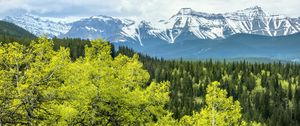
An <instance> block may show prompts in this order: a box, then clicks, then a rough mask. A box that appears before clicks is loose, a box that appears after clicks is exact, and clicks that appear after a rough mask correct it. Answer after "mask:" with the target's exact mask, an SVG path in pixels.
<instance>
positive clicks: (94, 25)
mask: <svg viewBox="0 0 300 126" xmlns="http://www.w3.org/2000/svg"><path fill="white" fill-rule="evenodd" d="M5 20H6V21H9V22H12V23H15V24H17V25H19V26H21V27H23V28H25V29H27V30H28V31H30V32H32V33H33V34H35V35H38V36H39V35H42V34H46V35H48V36H50V37H52V36H58V37H71V38H84V39H96V38H104V39H107V40H109V41H112V42H133V43H139V44H140V45H143V42H144V41H146V40H149V39H158V40H162V41H165V42H168V43H175V42H177V41H184V40H197V39H225V38H227V37H229V36H231V35H234V34H238V33H246V34H255V35H264V36H285V35H290V34H294V33H298V32H300V18H290V17H286V16H280V15H270V14H268V13H266V12H265V11H264V10H263V9H262V8H261V7H258V6H255V7H251V8H246V9H244V10H238V11H235V12H230V13H222V14H221V13H220V14H212V13H204V12H197V11H194V10H192V9H191V8H182V9H180V10H179V12H178V13H176V14H175V15H173V16H171V18H169V19H167V20H160V21H156V22H149V21H141V22H137V21H133V20H129V19H124V18H117V17H109V16H101V15H100V16H92V17H90V18H83V19H81V20H78V21H75V22H73V23H70V24H65V23H56V22H53V21H49V20H44V19H42V18H39V17H37V16H32V15H24V16H21V17H7V18H5Z"/></svg>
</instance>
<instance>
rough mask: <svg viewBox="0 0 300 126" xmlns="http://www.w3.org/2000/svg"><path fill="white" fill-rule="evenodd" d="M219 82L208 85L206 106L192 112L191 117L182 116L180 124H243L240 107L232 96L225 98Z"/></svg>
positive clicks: (206, 125) (203, 125) (216, 125)
mask: <svg viewBox="0 0 300 126" xmlns="http://www.w3.org/2000/svg"><path fill="white" fill-rule="evenodd" d="M219 85H220V83H219V82H217V81H215V82H212V84H210V85H208V87H207V89H206V91H207V94H206V96H205V102H206V106H205V107H204V108H202V109H201V111H200V113H198V112H194V113H193V115H192V116H191V117H189V116H184V117H183V118H181V120H180V124H182V125H191V126H192V125H193V126H194V125H199V126H208V125H211V126H230V125H245V122H243V121H242V120H241V117H242V115H241V107H240V103H239V102H238V101H233V99H232V97H229V98H227V92H226V90H223V89H220V88H219V87H218V86H219Z"/></svg>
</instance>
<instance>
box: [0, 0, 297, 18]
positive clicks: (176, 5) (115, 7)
mask: <svg viewBox="0 0 300 126" xmlns="http://www.w3.org/2000/svg"><path fill="white" fill-rule="evenodd" d="M0 5H1V9H0V17H3V16H8V15H13V14H17V13H22V12H23V13H24V12H25V11H27V12H32V13H35V14H38V15H42V16H50V17H68V16H92V15H109V16H117V17H127V18H128V17H129V18H139V19H146V20H157V19H166V18H169V17H171V16H172V15H173V14H175V13H177V11H178V10H179V9H180V8H183V7H189V8H193V9H194V10H196V11H202V12H211V13H223V12H231V11H235V10H239V9H244V8H247V7H251V6H255V5H258V6H261V7H262V8H264V9H265V10H266V11H267V12H269V13H271V14H284V15H287V16H293V17H299V16H300V11H298V6H300V0H289V1H287V0H145V1H142V0H56V1H53V0H0Z"/></svg>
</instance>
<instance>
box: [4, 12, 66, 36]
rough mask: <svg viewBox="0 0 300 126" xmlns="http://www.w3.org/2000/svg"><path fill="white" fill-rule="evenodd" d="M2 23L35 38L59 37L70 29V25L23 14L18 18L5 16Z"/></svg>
mask: <svg viewBox="0 0 300 126" xmlns="http://www.w3.org/2000/svg"><path fill="white" fill-rule="evenodd" d="M4 21H7V22H11V23H14V24H16V25H18V26H20V27H22V28H24V29H26V30H28V31H29V32H31V33H32V34H34V35H36V36H42V35H47V36H48V37H55V36H60V35H62V34H65V33H67V32H68V31H69V30H70V28H71V24H67V23H62V22H53V21H50V20H47V19H43V18H41V17H38V16H35V15H31V14H25V15H22V16H19V17H10V16H7V17H5V18H4Z"/></svg>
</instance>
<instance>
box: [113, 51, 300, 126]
mask: <svg viewBox="0 0 300 126" xmlns="http://www.w3.org/2000/svg"><path fill="white" fill-rule="evenodd" d="M118 53H121V54H125V55H127V56H130V57H131V56H133V55H134V53H135V52H134V51H133V50H131V49H129V48H126V47H120V48H119V51H118ZM140 61H141V62H142V63H143V64H144V68H145V69H146V70H148V71H149V73H150V78H151V80H154V81H157V82H160V81H170V83H171V86H170V92H171V97H170V98H171V99H170V101H169V103H168V109H169V110H170V111H172V112H173V113H174V115H173V117H174V118H176V119H180V118H181V117H183V116H184V115H191V114H192V112H193V111H198V110H200V108H202V107H203V105H204V104H206V103H205V94H206V93H207V92H206V90H205V89H206V87H207V84H209V83H211V82H212V81H214V80H217V81H220V82H221V84H222V88H224V89H226V90H227V92H228V96H233V98H234V99H235V100H238V101H240V103H241V107H242V108H243V109H242V113H243V119H245V120H246V121H248V122H251V121H256V122H261V123H264V124H266V125H271V126H277V125H281V126H283V125H284V126H286V125H291V126H296V125H300V85H299V84H300V65H299V64H294V63H284V64H283V63H280V62H274V63H249V62H247V61H240V62H226V61H225V60H224V61H212V60H206V61H184V60H163V59H159V58H151V57H149V56H146V55H141V54H140Z"/></svg>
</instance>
